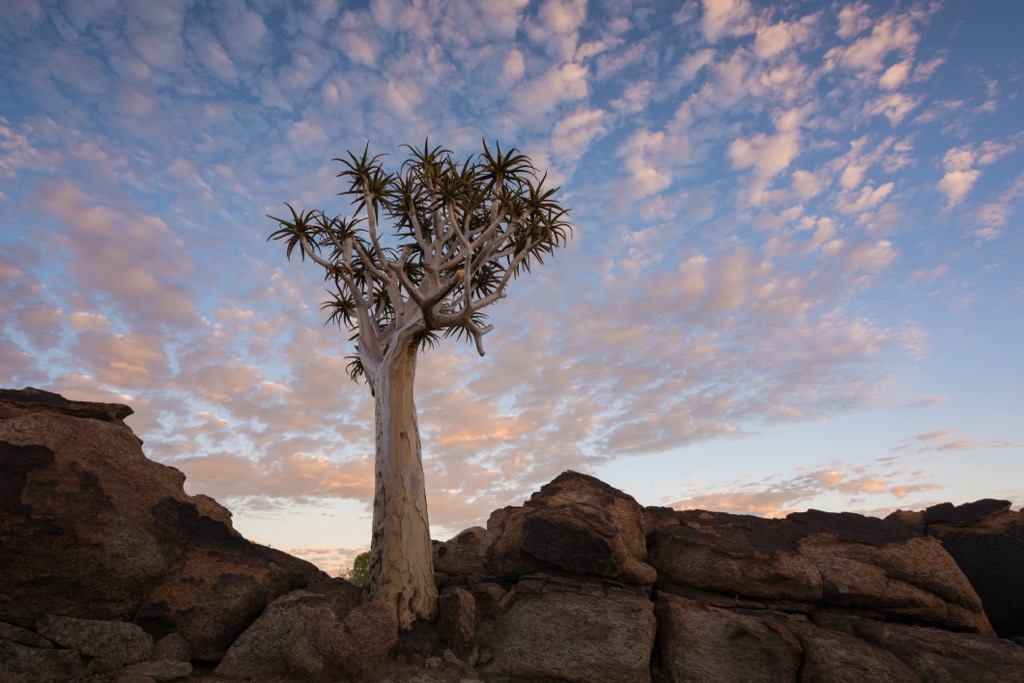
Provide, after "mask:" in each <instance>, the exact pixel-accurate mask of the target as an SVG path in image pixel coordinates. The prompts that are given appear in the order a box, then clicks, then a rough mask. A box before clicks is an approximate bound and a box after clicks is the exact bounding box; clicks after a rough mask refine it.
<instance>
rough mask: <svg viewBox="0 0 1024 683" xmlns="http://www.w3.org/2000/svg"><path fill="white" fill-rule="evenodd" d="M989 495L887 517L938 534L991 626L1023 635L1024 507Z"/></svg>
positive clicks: (1006, 635) (1009, 634) (1007, 635)
mask: <svg viewBox="0 0 1024 683" xmlns="http://www.w3.org/2000/svg"><path fill="white" fill-rule="evenodd" d="M1011 507H1012V506H1011V503H1010V501H1008V500H993V499H990V498H986V499H984V500H978V501H975V502H973V503H965V504H963V505H957V506H954V505H952V504H950V503H942V504H940V505H933V506H932V507H930V508H928V509H926V510H924V511H922V512H905V511H898V512H894V513H893V514H891V515H889V517H887V518H886V521H888V522H892V523H896V524H899V525H902V526H904V527H905V528H908V529H910V531H911V532H913V533H917V534H920V535H927V536H931V537H934V538H937V539H938V540H939V542H940V543H942V547H943V548H944V549H945V550H946V552H948V553H949V554H950V556H952V558H953V559H954V560H955V561H956V563H957V565H958V566H959V567H960V569H961V570H962V571H963V573H964V576H966V577H967V579H968V580H969V581H970V582H971V585H972V586H973V587H974V589H975V590H976V591H977V592H978V596H979V597H980V598H981V601H982V604H983V605H984V606H985V612H986V614H987V615H988V618H989V621H991V622H992V628H993V629H994V630H995V632H996V634H998V635H999V636H1001V637H1003V638H1012V637H1024V578H1022V577H1024V510H1017V511H1016V512H1014V511H1012V510H1011V509H1010V508H1011Z"/></svg>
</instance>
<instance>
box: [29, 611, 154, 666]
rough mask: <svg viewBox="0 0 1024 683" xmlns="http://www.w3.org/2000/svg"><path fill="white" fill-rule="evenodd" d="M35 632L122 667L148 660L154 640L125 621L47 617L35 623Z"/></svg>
mask: <svg viewBox="0 0 1024 683" xmlns="http://www.w3.org/2000/svg"><path fill="white" fill-rule="evenodd" d="M36 631H37V632H38V633H39V634H40V635H42V636H45V637H46V638H49V639H50V640H52V641H53V642H55V643H57V644H58V645H62V646H64V647H66V648H70V649H72V650H77V651H78V652H81V653H82V654H83V655H88V656H89V657H97V658H99V659H105V660H109V661H112V662H118V663H120V664H132V663H134V662H142V661H145V660H147V659H149V656H150V654H152V652H153V639H152V638H151V637H150V636H149V634H147V633H146V632H145V631H143V630H142V629H141V628H139V627H138V626H136V625H135V624H128V623H125V622H123V621H102V620H99V619H76V618H74V617H63V616H58V615H52V614H51V615H47V616H45V617H43V618H42V619H40V620H39V621H38V622H36Z"/></svg>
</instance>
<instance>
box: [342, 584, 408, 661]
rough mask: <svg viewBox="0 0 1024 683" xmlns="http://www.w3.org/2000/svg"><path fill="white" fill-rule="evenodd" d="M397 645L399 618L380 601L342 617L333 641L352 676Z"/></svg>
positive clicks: (380, 659)
mask: <svg viewBox="0 0 1024 683" xmlns="http://www.w3.org/2000/svg"><path fill="white" fill-rule="evenodd" d="M397 645H398V620H397V619H396V617H395V613H394V610H393V609H391V608H390V607H389V606H388V605H386V604H384V603H383V602H378V601H374V602H368V603H366V604H365V605H360V606H359V607H356V608H355V609H354V610H352V612H351V613H350V614H349V615H348V616H347V617H345V620H344V621H343V622H342V623H341V628H340V629H339V632H338V634H337V637H336V638H335V641H334V647H335V652H336V653H337V656H338V658H339V659H341V660H342V662H343V663H344V668H345V670H347V671H348V672H349V673H350V674H351V675H352V676H353V678H354V679H358V678H359V677H360V676H361V675H362V674H364V673H366V672H368V671H371V670H372V669H374V668H375V667H377V666H379V665H380V664H381V663H383V662H384V660H385V659H387V656H388V655H389V654H390V653H391V651H392V650H394V649H395V647H396V646H397Z"/></svg>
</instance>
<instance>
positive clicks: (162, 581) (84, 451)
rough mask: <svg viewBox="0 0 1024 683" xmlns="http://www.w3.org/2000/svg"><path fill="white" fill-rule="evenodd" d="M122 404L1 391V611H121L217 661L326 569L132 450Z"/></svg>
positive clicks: (30, 615) (110, 616)
mask: <svg viewBox="0 0 1024 683" xmlns="http://www.w3.org/2000/svg"><path fill="white" fill-rule="evenodd" d="M131 412H132V411H131V408H129V407H127V406H122V405H117V404H107V403H89V402H81V401H69V400H67V399H64V398H63V397H61V396H59V395H57V394H52V393H49V392H44V391H40V390H38V389H31V388H29V389H24V390H20V391H14V390H0V585H2V586H4V590H3V591H0V620H3V621H7V622H10V623H13V624H19V625H21V626H28V627H30V626H31V625H32V624H34V623H35V622H36V621H37V620H39V619H40V618H42V617H44V616H46V615H48V614H59V615H65V616H69V617H80V618H88V619H98V620H108V621H110V620H112V621H129V620H131V621H134V622H135V623H137V624H138V625H140V626H142V627H143V628H144V629H145V630H146V632H147V633H149V634H150V635H152V636H153V637H155V638H161V637H163V636H164V635H167V634H168V633H172V632H176V633H179V634H180V635H182V636H183V637H184V638H186V639H187V640H188V641H189V642H190V643H191V646H192V649H193V654H194V656H196V657H198V658H201V659H209V660H217V659H219V658H220V657H221V656H222V655H223V653H224V651H225V650H226V648H227V646H228V645H230V643H231V642H232V641H233V640H234V639H235V638H236V637H237V636H238V634H239V633H241V632H242V630H244V629H245V627H246V626H248V624H249V623H250V622H251V621H252V620H253V619H255V618H256V617H257V616H258V615H259V614H260V612H261V611H262V610H263V608H264V607H265V606H266V605H267V603H269V602H270V601H271V600H272V599H273V598H275V597H277V596H278V595H281V594H283V593H285V592H288V591H289V590H292V589H295V588H299V587H302V586H305V585H308V584H309V583H311V582H313V581H317V580H322V579H324V578H326V575H325V574H323V572H321V571H320V570H318V569H317V568H316V567H314V566H313V565H312V564H310V563H308V562H304V561H302V560H299V559H297V558H294V557H291V556H289V555H286V554H285V553H281V552H279V551H275V550H272V549H270V548H265V547H262V546H258V545H255V544H253V543H250V542H248V541H246V540H245V539H243V538H241V536H240V535H239V534H238V533H237V532H236V531H235V530H234V529H233V528H232V527H231V525H230V513H228V512H227V510H225V509H224V508H223V507H222V506H220V505H219V504H217V503H216V502H215V501H213V500H212V499H210V498H208V497H206V496H195V497H193V496H189V495H188V494H186V493H185V491H184V488H183V483H184V480H185V477H184V475H183V474H182V473H181V472H180V471H178V470H176V469H174V468H173V467H168V466H166V465H162V464H159V463H156V462H153V461H151V460H149V459H148V458H146V456H145V455H144V454H143V452H142V448H141V441H140V440H139V439H138V437H136V436H135V434H134V433H132V430H131V429H130V428H129V427H128V426H127V425H125V424H124V422H123V420H124V418H125V417H127V416H128V415H130V414H131Z"/></svg>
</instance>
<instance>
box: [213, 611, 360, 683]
mask: <svg viewBox="0 0 1024 683" xmlns="http://www.w3.org/2000/svg"><path fill="white" fill-rule="evenodd" d="M297 616H298V617H299V618H298V619H296V620H295V623H294V624H293V625H292V628H291V629H290V630H289V631H288V635H287V636H286V637H285V639H284V641H283V642H282V643H281V658H280V659H279V660H278V661H279V662H280V663H281V664H283V665H284V666H285V669H286V671H287V672H288V673H289V674H291V675H292V676H298V677H300V678H301V679H303V680H307V681H328V680H330V679H331V678H336V677H337V672H338V671H339V670H340V669H341V668H342V666H341V663H340V662H338V661H336V658H335V655H334V648H333V639H334V638H333V637H334V631H335V629H337V627H338V617H337V616H336V615H335V614H334V612H332V611H331V610H330V609H328V608H327V607H325V606H324V605H319V606H305V607H302V608H301V609H300V611H299V612H298V614H297ZM223 666H224V663H223V662H221V667H223ZM221 667H217V673H218V674H220V675H224V672H222V671H221ZM262 671H263V673H262V675H264V676H266V675H268V674H271V673H273V672H274V670H273V669H270V670H268V669H263V670H262Z"/></svg>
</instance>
